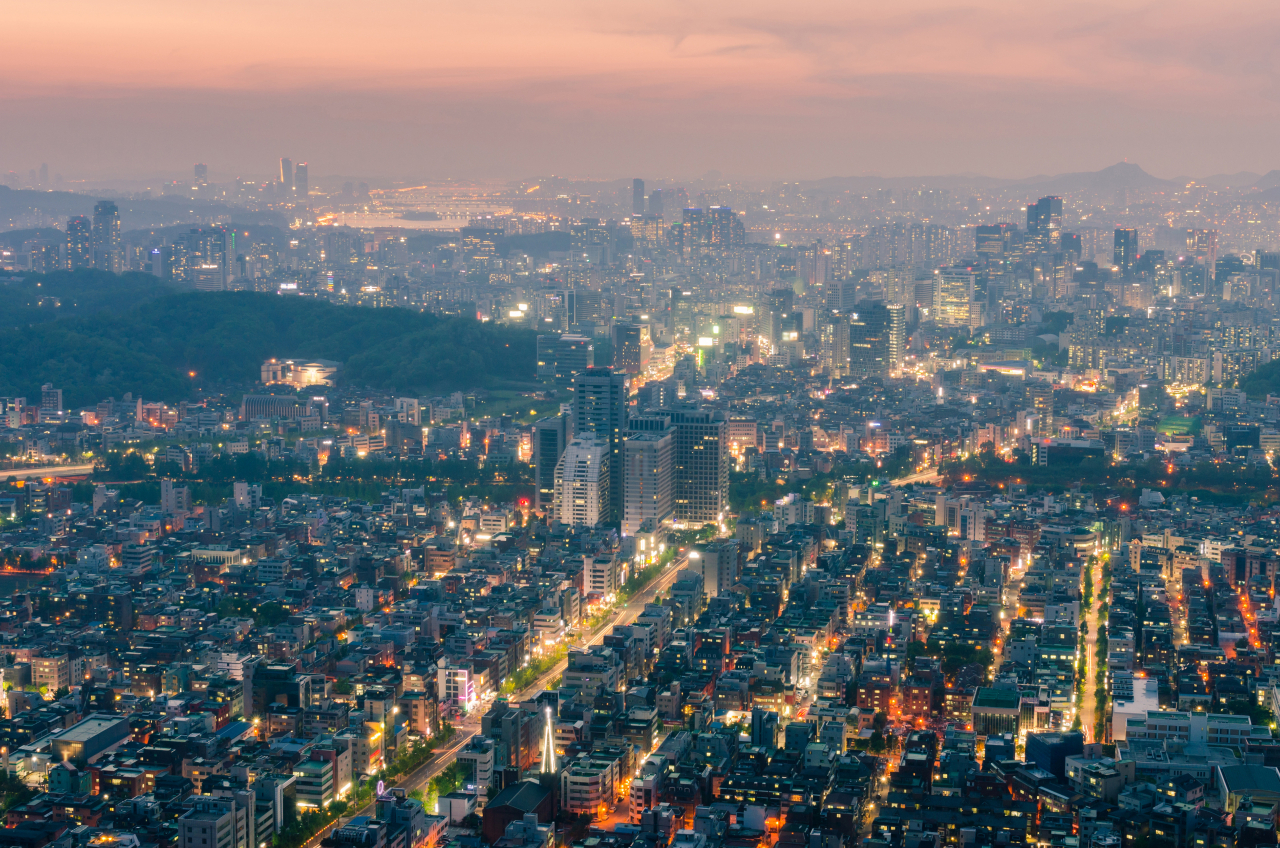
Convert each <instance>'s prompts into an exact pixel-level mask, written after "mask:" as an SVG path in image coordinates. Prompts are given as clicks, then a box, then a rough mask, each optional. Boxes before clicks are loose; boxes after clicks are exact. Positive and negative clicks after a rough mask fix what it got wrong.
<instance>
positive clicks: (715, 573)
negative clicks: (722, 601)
mask: <svg viewBox="0 0 1280 848" xmlns="http://www.w3.org/2000/svg"><path fill="white" fill-rule="evenodd" d="M738 552H739V545H738V541H737V540H736V539H723V540H720V541H717V542H712V543H711V544H703V545H695V546H694V547H693V548H692V549H691V550H690V551H689V564H688V565H687V566H686V568H688V569H690V570H691V571H696V572H698V573H699V574H701V575H702V590H703V591H704V592H706V595H707V597H708V598H714V597H715V596H717V595H723V594H726V593H727V592H728V591H729V588H730V587H731V586H733V584H735V583H737V582H738Z"/></svg>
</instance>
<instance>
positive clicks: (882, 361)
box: [849, 301, 891, 378]
mask: <svg viewBox="0 0 1280 848" xmlns="http://www.w3.org/2000/svg"><path fill="white" fill-rule="evenodd" d="M890 368H891V365H890V353H889V310H888V309H887V308H886V307H885V305H884V304H882V303H872V302H869V301H863V302H862V303H860V304H858V306H857V307H855V311H854V313H853V314H852V315H850V316H849V376H850V377H858V378H865V377H885V376H888V374H889V370H890Z"/></svg>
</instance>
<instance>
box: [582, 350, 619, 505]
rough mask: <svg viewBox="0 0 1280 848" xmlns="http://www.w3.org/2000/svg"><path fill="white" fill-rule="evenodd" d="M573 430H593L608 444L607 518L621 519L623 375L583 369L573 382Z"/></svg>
mask: <svg viewBox="0 0 1280 848" xmlns="http://www.w3.org/2000/svg"><path fill="white" fill-rule="evenodd" d="M573 394H574V398H573V404H574V407H573V432H574V435H575V436H583V435H585V434H586V433H595V434H597V435H598V436H600V437H601V438H603V439H604V440H605V442H606V444H607V445H608V447H609V460H610V461H609V471H610V477H609V481H608V482H609V485H610V488H609V490H608V493H607V494H608V518H607V519H605V520H606V521H607V522H609V523H612V522H615V521H619V520H620V519H621V518H622V494H623V487H624V485H625V482H626V481H625V480H624V479H623V476H622V475H623V473H624V469H623V467H622V440H623V436H624V434H625V432H626V429H627V406H628V403H629V400H630V399H629V397H628V392H627V375H626V374H623V373H621V372H618V371H614V370H612V369H610V368H587V369H586V370H584V371H582V372H581V373H579V374H578V375H577V378H576V379H575V380H574V385H573Z"/></svg>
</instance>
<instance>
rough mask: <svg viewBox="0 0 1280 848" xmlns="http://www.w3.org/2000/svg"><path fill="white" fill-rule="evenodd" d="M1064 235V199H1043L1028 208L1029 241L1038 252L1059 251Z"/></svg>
mask: <svg viewBox="0 0 1280 848" xmlns="http://www.w3.org/2000/svg"><path fill="white" fill-rule="evenodd" d="M1061 235H1062V198H1061V197H1042V198H1040V199H1039V200H1038V201H1036V202H1035V203H1031V204H1028V206H1027V239H1028V240H1029V241H1031V242H1032V243H1033V244H1034V245H1035V247H1036V249H1037V250H1049V251H1052V250H1057V249H1058V244H1059V242H1060V240H1061Z"/></svg>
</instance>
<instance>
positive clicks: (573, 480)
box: [554, 433, 610, 527]
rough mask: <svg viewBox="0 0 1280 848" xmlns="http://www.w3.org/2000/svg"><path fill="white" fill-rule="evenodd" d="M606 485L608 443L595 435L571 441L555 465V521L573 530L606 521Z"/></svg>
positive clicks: (607, 478) (607, 494)
mask: <svg viewBox="0 0 1280 848" xmlns="http://www.w3.org/2000/svg"><path fill="white" fill-rule="evenodd" d="M609 484H610V474H609V442H608V441H607V440H606V439H605V438H604V437H602V436H600V435H599V434H596V433H584V434H583V435H581V436H579V437H578V438H575V439H573V440H572V441H571V442H569V444H568V445H567V446H566V447H565V449H564V453H563V454H561V455H560V460H559V462H557V463H556V474H555V491H554V509H555V517H556V520H557V521H560V522H563V523H565V524H571V525H573V526H575V527H582V526H585V527H594V526H595V525H597V524H601V523H605V522H607V521H608V515H609V490H610V485H609Z"/></svg>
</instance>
